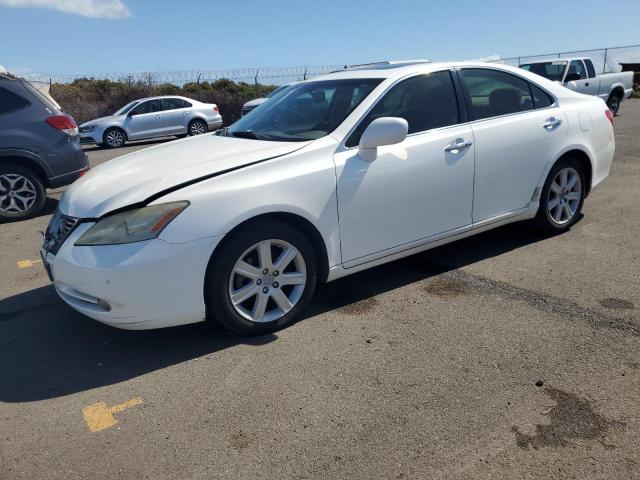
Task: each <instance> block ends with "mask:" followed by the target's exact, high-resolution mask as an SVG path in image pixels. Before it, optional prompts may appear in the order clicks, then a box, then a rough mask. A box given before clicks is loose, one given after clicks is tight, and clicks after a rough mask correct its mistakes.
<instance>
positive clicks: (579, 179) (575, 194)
mask: <svg viewBox="0 0 640 480" xmlns="http://www.w3.org/2000/svg"><path fill="white" fill-rule="evenodd" d="M586 189H587V185H586V175H585V173H584V170H583V168H582V165H581V164H580V162H578V161H577V160H576V159H575V158H573V157H565V158H563V159H561V160H559V161H558V162H556V164H555V165H554V166H553V168H552V169H551V171H550V172H549V175H548V176H547V180H546V181H545V183H544V187H543V188H542V193H541V194H540V206H539V208H538V213H537V214H536V218H535V224H536V226H537V227H538V228H540V229H542V230H544V231H545V232H547V233H553V234H556V233H563V232H566V231H567V230H569V229H570V228H571V227H572V226H573V224H575V223H576V222H577V221H578V219H579V218H580V212H581V211H582V205H583V204H584V197H585V194H586V191H587V190H586Z"/></svg>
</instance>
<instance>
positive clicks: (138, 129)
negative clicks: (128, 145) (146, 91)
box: [124, 99, 164, 140]
mask: <svg viewBox="0 0 640 480" xmlns="http://www.w3.org/2000/svg"><path fill="white" fill-rule="evenodd" d="M124 127H125V130H126V131H127V136H128V138H129V139H131V140H134V139H136V138H146V137H154V136H160V135H162V134H163V130H164V118H163V115H162V105H161V104H160V100H157V99H156V100H147V101H146V102H142V103H141V104H140V105H138V106H137V107H136V108H134V109H133V110H131V112H129V115H128V116H127V119H126V120H125V122H124Z"/></svg>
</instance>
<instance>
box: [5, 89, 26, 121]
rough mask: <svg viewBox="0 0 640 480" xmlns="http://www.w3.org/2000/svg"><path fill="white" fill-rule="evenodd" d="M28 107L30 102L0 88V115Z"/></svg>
mask: <svg viewBox="0 0 640 480" xmlns="http://www.w3.org/2000/svg"><path fill="white" fill-rule="evenodd" d="M29 105H30V102H29V101H28V100H27V99H25V98H22V97H21V96H19V95H16V94H15V93H13V92H10V91H9V90H7V89H6V88H2V87H0V114H3V113H9V112H14V111H16V110H20V109H21V108H25V107H28V106H29Z"/></svg>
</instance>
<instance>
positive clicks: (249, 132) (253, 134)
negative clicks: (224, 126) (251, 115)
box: [229, 130, 273, 140]
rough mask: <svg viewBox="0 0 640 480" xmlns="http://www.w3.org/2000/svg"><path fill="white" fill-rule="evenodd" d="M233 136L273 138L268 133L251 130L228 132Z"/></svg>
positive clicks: (256, 138)
mask: <svg viewBox="0 0 640 480" xmlns="http://www.w3.org/2000/svg"><path fill="white" fill-rule="evenodd" d="M229 133H230V134H231V135H233V136H234V137H238V138H250V139H252V140H273V138H271V137H270V136H269V135H264V134H262V133H256V132H254V131H253V130H239V131H237V132H229Z"/></svg>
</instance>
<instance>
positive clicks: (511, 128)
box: [459, 68, 568, 223]
mask: <svg viewBox="0 0 640 480" xmlns="http://www.w3.org/2000/svg"><path fill="white" fill-rule="evenodd" d="M459 75H460V78H461V83H462V84H463V86H464V90H465V100H466V106H467V111H468V113H469V118H470V120H471V126H472V128H473V136H474V141H475V158H476V161H475V179H474V189H473V192H474V193H473V195H474V198H473V222H474V223H478V222H482V221H485V220H489V219H492V218H495V217H499V216H500V215H503V214H508V213H511V212H517V211H518V210H521V209H523V208H525V207H527V206H528V204H529V202H530V201H531V200H532V197H533V195H534V190H535V189H536V187H537V185H538V182H539V180H540V177H541V175H542V173H543V171H544V169H545V166H546V164H547V162H548V161H549V160H550V158H551V157H552V156H554V155H555V153H556V152H557V150H558V149H559V148H560V144H561V142H562V140H563V138H564V137H565V136H566V134H567V131H568V127H567V122H566V118H565V115H564V113H563V112H562V110H561V109H560V108H559V107H558V105H557V103H555V99H554V98H553V97H552V96H551V95H550V94H549V93H547V92H546V91H544V90H543V89H541V88H540V87H538V86H536V85H534V84H532V83H530V82H528V81H527V80H525V79H523V78H522V77H519V76H517V75H514V74H511V73H508V72H505V71H502V70H498V69H491V68H463V69H461V70H460V71H459Z"/></svg>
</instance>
